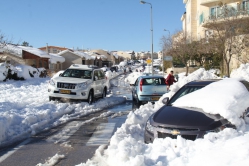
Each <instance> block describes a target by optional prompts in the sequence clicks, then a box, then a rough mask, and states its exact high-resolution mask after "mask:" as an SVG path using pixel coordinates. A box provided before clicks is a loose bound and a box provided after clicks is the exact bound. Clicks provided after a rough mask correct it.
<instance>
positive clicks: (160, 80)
mask: <svg viewBox="0 0 249 166" xmlns="http://www.w3.org/2000/svg"><path fill="white" fill-rule="evenodd" d="M142 81H143V84H142V85H166V83H165V79H164V78H143V79H142Z"/></svg>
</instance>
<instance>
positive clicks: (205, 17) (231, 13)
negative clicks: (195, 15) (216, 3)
mask: <svg viewBox="0 0 249 166" xmlns="http://www.w3.org/2000/svg"><path fill="white" fill-rule="evenodd" d="M236 16H249V7H248V5H246V6H244V5H243V4H240V5H238V6H237V7H225V8H223V9H220V10H219V11H218V12H216V13H212V14H211V13H202V14H201V15H200V16H199V24H203V23H207V22H209V21H212V20H217V21H218V20H219V19H224V18H230V17H236Z"/></svg>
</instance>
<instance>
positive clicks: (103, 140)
mask: <svg viewBox="0 0 249 166" xmlns="http://www.w3.org/2000/svg"><path fill="white" fill-rule="evenodd" d="M114 127H115V123H101V124H99V126H98V128H97V131H95V132H94V133H93V135H92V137H91V138H90V139H89V140H88V142H87V143H86V145H87V146H95V145H106V144H108V143H109V140H110V139H111V137H112V133H113V130H114Z"/></svg>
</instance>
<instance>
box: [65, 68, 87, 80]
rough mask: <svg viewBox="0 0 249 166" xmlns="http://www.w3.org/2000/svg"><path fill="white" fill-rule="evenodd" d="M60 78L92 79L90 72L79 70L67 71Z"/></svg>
mask: <svg viewBox="0 0 249 166" xmlns="http://www.w3.org/2000/svg"><path fill="white" fill-rule="evenodd" d="M61 77H73V78H82V79H92V71H90V70H79V69H67V70H66V71H64V73H62V74H61Z"/></svg>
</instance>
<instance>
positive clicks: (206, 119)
mask: <svg viewBox="0 0 249 166" xmlns="http://www.w3.org/2000/svg"><path fill="white" fill-rule="evenodd" d="M216 81H218V80H202V81H201V80H200V81H192V82H189V83H187V84H185V85H184V86H183V87H182V88H180V89H179V90H178V91H177V92H176V93H175V94H174V95H173V96H172V97H171V98H170V99H169V98H168V97H166V98H164V99H163V103H164V104H165V105H164V106H163V107H161V108H160V109H159V110H158V111H157V112H155V113H154V114H152V115H151V116H150V118H149V119H148V121H147V123H146V126H145V132H144V141H145V143H151V142H153V141H154V139H155V138H166V137H170V138H173V139H175V138H177V136H178V135H180V136H181V137H182V138H185V139H188V140H195V139H197V138H203V137H204V135H205V134H207V133H209V132H219V131H221V130H223V129H224V128H227V127H229V128H236V127H235V125H233V124H231V123H230V122H229V121H228V120H227V119H225V118H224V117H222V116H221V115H219V114H211V113H207V112H204V111H203V109H201V108H195V107H184V106H183V107H180V106H175V105H174V102H176V101H177V100H178V99H179V98H181V97H183V96H185V95H187V94H189V93H192V92H194V91H197V90H199V89H202V88H203V87H205V86H207V85H209V84H211V83H214V82H216ZM240 82H241V83H242V84H243V85H244V86H245V88H244V91H246V90H247V91H249V83H248V82H247V81H240ZM220 88H222V87H220ZM214 93H215V92H214ZM228 97H230V96H228ZM200 100H201V99H200ZM178 101H179V100H178ZM180 102H181V101H179V103H180ZM193 102H196V101H193ZM205 102H209V101H208V100H207V101H205ZM210 104H211V103H210ZM219 104H220V103H218V105H219ZM212 105H214V103H213V104H212ZM248 110H249V109H248V108H247V110H246V111H245V112H244V114H243V117H245V116H248Z"/></svg>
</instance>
